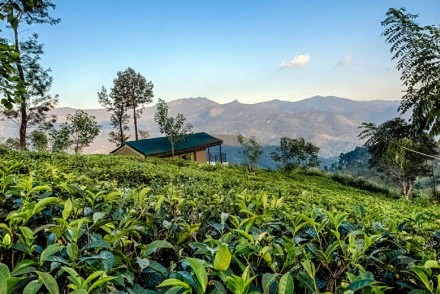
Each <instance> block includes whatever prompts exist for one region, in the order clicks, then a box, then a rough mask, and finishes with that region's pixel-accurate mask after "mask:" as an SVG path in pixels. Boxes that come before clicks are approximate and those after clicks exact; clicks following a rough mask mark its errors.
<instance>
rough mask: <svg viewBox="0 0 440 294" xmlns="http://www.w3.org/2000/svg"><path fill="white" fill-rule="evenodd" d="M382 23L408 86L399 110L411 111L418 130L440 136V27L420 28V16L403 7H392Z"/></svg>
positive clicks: (404, 83) (398, 67) (404, 82)
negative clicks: (424, 130) (428, 131)
mask: <svg viewBox="0 0 440 294" xmlns="http://www.w3.org/2000/svg"><path fill="white" fill-rule="evenodd" d="M386 15H387V18H386V19H385V20H384V21H383V22H382V26H383V27H385V31H384V32H383V35H384V36H385V37H386V41H387V42H388V43H389V44H391V49H390V51H391V53H393V59H396V60H397V69H398V70H399V71H401V73H402V76H401V80H402V81H403V85H404V86H405V87H406V91H405V95H404V96H403V97H402V102H401V105H400V108H399V110H401V111H402V113H405V112H407V111H408V110H412V123H413V125H414V126H415V127H417V129H419V130H423V129H426V130H430V133H431V134H432V135H436V134H439V133H440V116H439V115H438V113H439V111H440V28H439V27H437V26H432V25H428V26H420V25H419V24H417V23H416V21H415V19H416V18H417V17H418V15H415V14H409V13H406V10H405V9H404V8H401V9H394V8H390V9H389V10H388V12H387V14H386Z"/></svg>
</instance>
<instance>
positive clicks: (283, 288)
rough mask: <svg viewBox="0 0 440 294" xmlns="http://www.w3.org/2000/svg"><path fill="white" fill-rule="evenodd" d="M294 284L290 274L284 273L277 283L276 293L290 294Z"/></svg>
mask: <svg viewBox="0 0 440 294" xmlns="http://www.w3.org/2000/svg"><path fill="white" fill-rule="evenodd" d="M293 290H294V284H293V278H292V275H291V274H289V273H285V274H284V275H283V276H282V277H281V279H280V282H279V284H278V294H290V293H293Z"/></svg>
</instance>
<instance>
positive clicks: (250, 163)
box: [237, 135, 263, 170]
mask: <svg viewBox="0 0 440 294" xmlns="http://www.w3.org/2000/svg"><path fill="white" fill-rule="evenodd" d="M237 140H238V143H239V144H240V145H241V147H242V154H243V156H244V158H245V162H244V164H245V165H246V166H247V167H248V168H249V169H250V170H255V169H256V168H257V162H258V159H260V157H261V155H262V154H263V148H262V147H261V145H260V144H258V142H257V138H255V136H251V137H249V138H248V139H246V138H245V137H243V135H238V137H237Z"/></svg>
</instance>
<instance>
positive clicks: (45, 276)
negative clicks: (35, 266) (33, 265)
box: [37, 272, 60, 294]
mask: <svg viewBox="0 0 440 294" xmlns="http://www.w3.org/2000/svg"><path fill="white" fill-rule="evenodd" d="M37 274H38V276H39V277H40V280H41V281H42V282H43V284H44V286H46V289H47V290H48V291H49V293H50V294H59V293H60V290H59V288H58V284H57V281H56V280H55V279H54V277H52V275H51V274H49V273H44V272H37Z"/></svg>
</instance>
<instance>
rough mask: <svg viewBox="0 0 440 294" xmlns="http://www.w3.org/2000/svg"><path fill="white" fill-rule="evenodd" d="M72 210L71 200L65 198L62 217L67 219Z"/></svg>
mask: <svg viewBox="0 0 440 294" xmlns="http://www.w3.org/2000/svg"><path fill="white" fill-rule="evenodd" d="M72 210H73V204H72V200H70V199H67V200H66V202H64V210H63V219H65V220H67V219H68V218H69V216H70V214H71V213H72Z"/></svg>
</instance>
